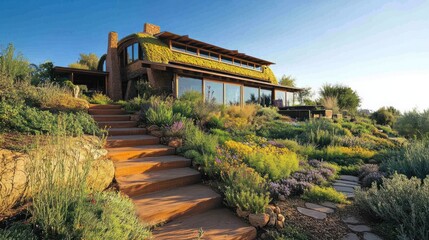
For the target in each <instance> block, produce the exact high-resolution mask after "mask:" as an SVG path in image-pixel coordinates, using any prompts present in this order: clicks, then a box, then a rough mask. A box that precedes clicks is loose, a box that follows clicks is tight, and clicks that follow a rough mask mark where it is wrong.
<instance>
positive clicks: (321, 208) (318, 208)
mask: <svg viewBox="0 0 429 240" xmlns="http://www.w3.org/2000/svg"><path fill="white" fill-rule="evenodd" d="M305 206H306V207H307V208H309V209H313V210H316V211H319V212H324V213H333V212H335V211H334V209H332V208H328V207H324V206H320V205H318V204H314V203H305Z"/></svg>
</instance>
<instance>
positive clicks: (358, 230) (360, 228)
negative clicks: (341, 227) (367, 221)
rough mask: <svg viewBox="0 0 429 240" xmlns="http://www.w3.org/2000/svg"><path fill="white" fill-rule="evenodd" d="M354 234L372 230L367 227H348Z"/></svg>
mask: <svg viewBox="0 0 429 240" xmlns="http://www.w3.org/2000/svg"><path fill="white" fill-rule="evenodd" d="M347 227H349V228H350V230H352V231H353V232H370V231H371V228H370V227H368V226H366V225H350V224H349V225H347Z"/></svg>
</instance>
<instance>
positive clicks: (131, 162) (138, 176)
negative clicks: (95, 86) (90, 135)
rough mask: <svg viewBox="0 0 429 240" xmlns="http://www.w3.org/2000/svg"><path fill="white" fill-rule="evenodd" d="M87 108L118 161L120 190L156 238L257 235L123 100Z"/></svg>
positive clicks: (116, 163)
mask: <svg viewBox="0 0 429 240" xmlns="http://www.w3.org/2000/svg"><path fill="white" fill-rule="evenodd" d="M89 113H90V114H91V115H92V116H93V118H94V119H95V120H96V121H97V123H98V125H99V126H100V127H101V128H105V127H106V128H107V129H108V132H109V137H108V138H107V143H106V148H107V150H108V151H109V153H108V156H109V157H110V159H112V160H113V161H114V163H115V179H116V182H117V183H118V186H119V190H120V191H121V192H123V193H125V194H127V195H128V196H129V197H130V198H131V199H132V201H133V202H134V204H135V206H136V212H137V215H138V216H139V218H140V219H141V220H142V221H143V222H145V223H148V224H150V225H152V226H154V230H153V235H154V239H161V240H162V239H197V237H198V232H199V230H200V229H202V230H203V232H204V234H203V239H225V240H226V239H255V238H256V229H255V228H254V227H251V226H249V225H248V224H246V223H245V222H243V221H242V220H241V219H239V218H238V217H236V216H235V215H234V214H233V213H232V212H231V211H229V210H228V209H224V208H222V199H221V196H220V195H219V194H217V193H216V192H214V191H213V190H212V189H210V188H209V187H207V186H205V185H203V184H202V183H201V176H200V173H199V172H198V171H196V170H194V169H192V168H190V166H191V161H190V160H189V159H186V158H184V157H181V156H178V155H175V151H176V150H175V149H174V148H171V147H168V146H165V145H161V144H159V138H157V137H153V136H150V135H145V134H146V130H145V129H144V128H137V122H135V121H131V116H130V115H127V114H126V112H125V111H124V110H123V109H121V107H120V106H119V105H91V107H90V109H89Z"/></svg>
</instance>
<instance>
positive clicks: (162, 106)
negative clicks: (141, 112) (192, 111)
mask: <svg viewBox="0 0 429 240" xmlns="http://www.w3.org/2000/svg"><path fill="white" fill-rule="evenodd" d="M180 119H181V115H180V114H174V113H173V110H172V109H171V106H170V105H169V104H168V103H166V102H157V103H155V104H152V106H151V107H150V108H149V109H148V110H147V111H146V122H147V123H149V124H154V125H157V126H171V125H172V124H173V122H175V121H180Z"/></svg>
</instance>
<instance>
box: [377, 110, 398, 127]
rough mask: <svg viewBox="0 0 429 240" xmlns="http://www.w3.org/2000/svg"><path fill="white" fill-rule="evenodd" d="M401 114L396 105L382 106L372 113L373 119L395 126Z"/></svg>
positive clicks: (382, 123)
mask: <svg viewBox="0 0 429 240" xmlns="http://www.w3.org/2000/svg"><path fill="white" fill-rule="evenodd" d="M400 114H401V113H400V112H399V111H398V110H397V109H395V108H394V107H388V108H386V107H382V108H380V109H378V110H377V111H376V112H374V113H372V114H371V119H373V120H374V121H375V122H376V123H377V124H380V125H389V126H393V124H394V123H395V122H396V119H397V117H398V116H399V115H400Z"/></svg>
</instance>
